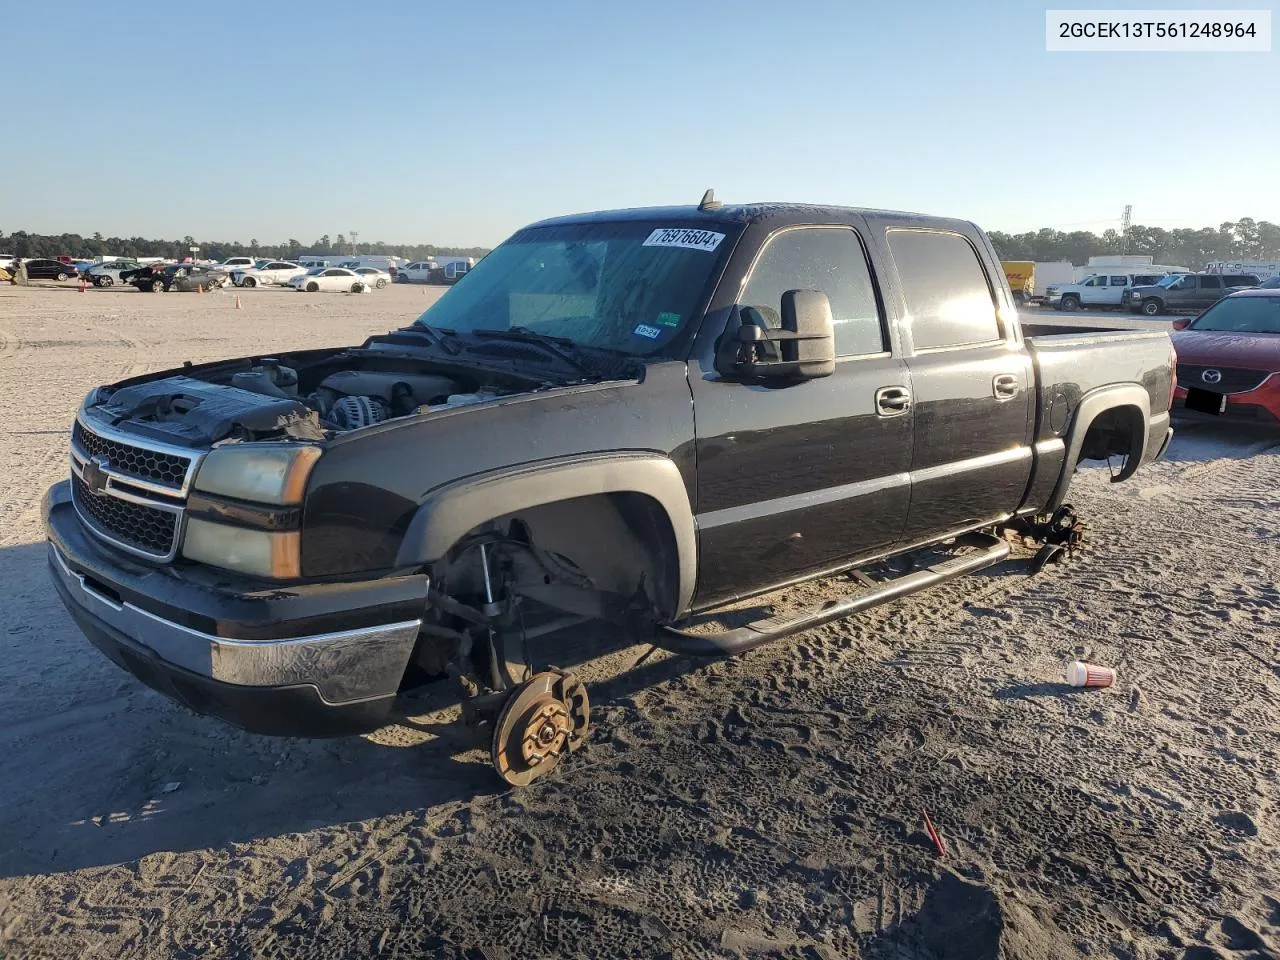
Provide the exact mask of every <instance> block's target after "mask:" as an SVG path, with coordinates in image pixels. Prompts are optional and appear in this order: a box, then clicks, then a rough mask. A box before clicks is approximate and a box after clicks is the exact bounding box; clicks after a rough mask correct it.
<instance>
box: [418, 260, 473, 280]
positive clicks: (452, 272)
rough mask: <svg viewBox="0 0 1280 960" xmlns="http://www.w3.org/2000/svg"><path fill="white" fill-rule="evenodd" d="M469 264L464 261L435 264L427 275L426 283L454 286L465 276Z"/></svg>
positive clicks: (469, 266) (469, 267)
mask: <svg viewBox="0 0 1280 960" xmlns="http://www.w3.org/2000/svg"><path fill="white" fill-rule="evenodd" d="M469 269H471V264H470V263H468V262H467V261H465V260H450V261H448V262H446V263H443V264H441V263H435V264H433V265H432V267H431V270H430V271H429V272H428V274H427V283H435V284H450V285H451V284H455V283H457V282H458V281H459V280H461V279H462V278H463V277H464V276H466V274H467V271H468V270H469Z"/></svg>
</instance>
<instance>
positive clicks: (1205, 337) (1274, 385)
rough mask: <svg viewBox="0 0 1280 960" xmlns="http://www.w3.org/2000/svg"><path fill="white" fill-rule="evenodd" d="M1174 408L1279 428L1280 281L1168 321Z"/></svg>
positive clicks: (1231, 296) (1233, 294) (1234, 295)
mask: <svg viewBox="0 0 1280 960" xmlns="http://www.w3.org/2000/svg"><path fill="white" fill-rule="evenodd" d="M1173 329H1174V331H1175V332H1174V334H1173V347H1174V349H1175V350H1176V351H1177V352H1178V390H1177V396H1176V399H1175V404H1176V407H1175V409H1183V410H1188V411H1191V412H1192V413H1202V414H1210V415H1216V416H1225V417H1229V418H1231V419H1237V420H1252V421H1254V422H1259V423H1267V424H1271V425H1273V426H1280V284H1278V285H1277V286H1274V287H1270V288H1267V289H1261V288H1255V289H1252V290H1241V291H1238V292H1236V293H1232V294H1230V295H1229V296H1226V297H1223V298H1222V299H1221V300H1219V301H1218V302H1217V303H1215V304H1214V305H1213V306H1212V307H1210V308H1209V309H1208V310H1206V311H1205V312H1204V313H1202V314H1200V316H1198V317H1196V318H1195V319H1194V320H1185V319H1184V320H1175V321H1174V322H1173Z"/></svg>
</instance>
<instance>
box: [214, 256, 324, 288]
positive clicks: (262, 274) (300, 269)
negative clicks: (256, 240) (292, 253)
mask: <svg viewBox="0 0 1280 960" xmlns="http://www.w3.org/2000/svg"><path fill="white" fill-rule="evenodd" d="M306 272H307V268H306V267H304V266H301V265H300V264H296V263H290V262H289V261H288V260H268V261H266V262H265V263H263V264H262V265H261V266H253V267H247V268H244V269H239V270H232V271H231V282H232V283H234V284H235V285H236V286H237V287H258V286H271V285H273V284H279V285H281V286H283V285H284V284H287V283H288V282H289V281H290V280H292V279H293V278H294V277H300V276H302V275H303V274H305V273H306Z"/></svg>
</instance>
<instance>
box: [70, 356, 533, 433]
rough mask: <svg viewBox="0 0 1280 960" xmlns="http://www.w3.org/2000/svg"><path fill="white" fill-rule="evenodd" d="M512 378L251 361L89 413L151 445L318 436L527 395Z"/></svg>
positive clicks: (348, 360)
mask: <svg viewBox="0 0 1280 960" xmlns="http://www.w3.org/2000/svg"><path fill="white" fill-rule="evenodd" d="M545 386H549V384H548V383H546V382H545V381H542V380H534V379H532V378H529V377H525V376H521V375H519V374H515V373H510V374H508V373H505V372H492V371H486V370H483V369H476V368H474V367H471V366H463V365H461V364H452V363H444V362H433V361H430V360H417V359H416V358H412V357H405V356H403V355H400V356H396V355H388V354H386V353H376V352H373V351H365V350H361V349H346V350H337V351H333V350H330V351H311V352H308V353H305V354H296V355H290V354H283V355H280V356H278V357H261V358H256V357H255V358H250V359H245V360H237V361H231V362H227V363H219V364H209V365H205V366H202V367H199V368H192V367H185V368H183V370H181V371H179V372H171V373H170V375H168V376H161V377H156V376H154V375H152V376H150V377H144V378H138V379H137V380H135V381H132V382H128V381H127V382H126V383H124V384H121V385H119V386H117V387H114V388H113V387H104V388H100V389H99V391H98V392H97V395H96V397H95V402H94V403H93V404H91V405H90V408H91V409H90V410H89V411H88V412H89V415H90V416H92V417H94V418H105V419H106V420H108V421H109V422H110V423H111V424H112V425H117V424H121V423H125V422H127V423H128V424H129V427H130V429H133V430H138V431H140V432H142V433H146V434H150V435H151V436H153V437H154V438H155V439H157V440H162V441H164V442H168V443H178V444H182V445H202V444H210V443H217V442H219V441H222V440H228V439H235V440H245V441H250V440H270V439H296V440H322V439H328V438H332V437H335V436H339V435H341V434H344V433H349V432H350V431H353V430H359V429H362V428H365V427H370V426H374V425H375V424H378V423H383V422H385V421H388V420H394V419H397V418H400V417H408V416H415V415H422V414H428V413H434V412H436V411H442V410H448V409H452V408H456V407H461V406H467V405H471V404H476V403H484V402H486V401H490V400H495V399H498V398H500V397H504V396H511V395H514V394H518V393H526V392H529V391H531V390H536V389H539V388H542V387H545Z"/></svg>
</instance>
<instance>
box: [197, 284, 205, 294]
mask: <svg viewBox="0 0 1280 960" xmlns="http://www.w3.org/2000/svg"><path fill="white" fill-rule="evenodd" d="M196 293H204V284H203V283H197V284H196Z"/></svg>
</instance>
